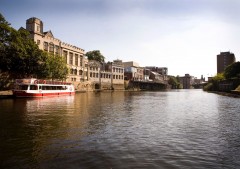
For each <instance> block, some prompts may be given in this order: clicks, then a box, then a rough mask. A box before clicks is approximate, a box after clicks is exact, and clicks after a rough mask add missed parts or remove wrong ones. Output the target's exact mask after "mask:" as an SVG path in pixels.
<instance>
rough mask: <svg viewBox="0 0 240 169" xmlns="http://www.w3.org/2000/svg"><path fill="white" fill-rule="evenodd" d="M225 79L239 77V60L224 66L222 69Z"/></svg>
mask: <svg viewBox="0 0 240 169" xmlns="http://www.w3.org/2000/svg"><path fill="white" fill-rule="evenodd" d="M224 76H225V77H226V79H231V78H240V62H235V63H233V64H231V65H229V66H227V67H226V69H225V70H224Z"/></svg>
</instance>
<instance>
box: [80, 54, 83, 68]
mask: <svg viewBox="0 0 240 169" xmlns="http://www.w3.org/2000/svg"><path fill="white" fill-rule="evenodd" d="M82 62H83V56H82V55H81V56H80V66H82V65H83V64H82Z"/></svg>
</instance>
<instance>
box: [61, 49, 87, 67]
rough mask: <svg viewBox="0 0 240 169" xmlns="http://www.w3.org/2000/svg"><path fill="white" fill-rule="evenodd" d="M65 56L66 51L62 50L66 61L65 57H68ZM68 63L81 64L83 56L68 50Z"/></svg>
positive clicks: (66, 54)
mask: <svg viewBox="0 0 240 169" xmlns="http://www.w3.org/2000/svg"><path fill="white" fill-rule="evenodd" d="M67 56H68V52H67V51H65V50H64V51H63V57H64V58H65V60H66V62H67V59H68V57H67ZM79 56H80V57H79ZM68 64H70V65H75V66H83V56H82V55H78V54H73V53H72V52H69V60H68Z"/></svg>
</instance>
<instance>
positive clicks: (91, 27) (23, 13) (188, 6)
mask: <svg viewBox="0 0 240 169" xmlns="http://www.w3.org/2000/svg"><path fill="white" fill-rule="evenodd" d="M0 1H1V2H0V4H1V5H0V12H1V13H2V14H3V15H4V17H5V19H6V20H7V21H8V22H10V23H11V25H12V27H14V28H15V29H18V28H19V27H21V26H22V27H25V22H26V20H27V19H28V18H30V17H37V18H39V19H41V20H42V21H43V23H44V31H48V30H51V31H52V33H53V35H54V36H55V38H58V39H60V40H62V41H63V42H67V43H70V44H72V45H75V46H78V47H80V48H83V49H85V51H86V52H87V51H91V50H100V51H101V53H102V54H103V55H104V56H105V57H106V61H112V60H115V59H121V60H123V61H135V62H138V63H139V64H140V66H158V67H168V70H169V74H170V75H175V76H176V75H180V76H183V75H184V74H185V73H189V74H190V75H193V76H196V77H200V76H201V75H204V76H205V77H207V76H212V75H215V74H216V69H217V68H216V55H217V54H219V53H220V52H224V51H230V52H232V53H234V54H235V56H236V60H237V61H239V60H240V57H239V56H240V17H239V16H240V1H239V0H41V1H37V0H21V1H19V0H0Z"/></svg>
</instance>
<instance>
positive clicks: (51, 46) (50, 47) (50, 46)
mask: <svg viewBox="0 0 240 169" xmlns="http://www.w3.org/2000/svg"><path fill="white" fill-rule="evenodd" d="M49 52H51V53H53V52H54V45H53V43H49Z"/></svg>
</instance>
